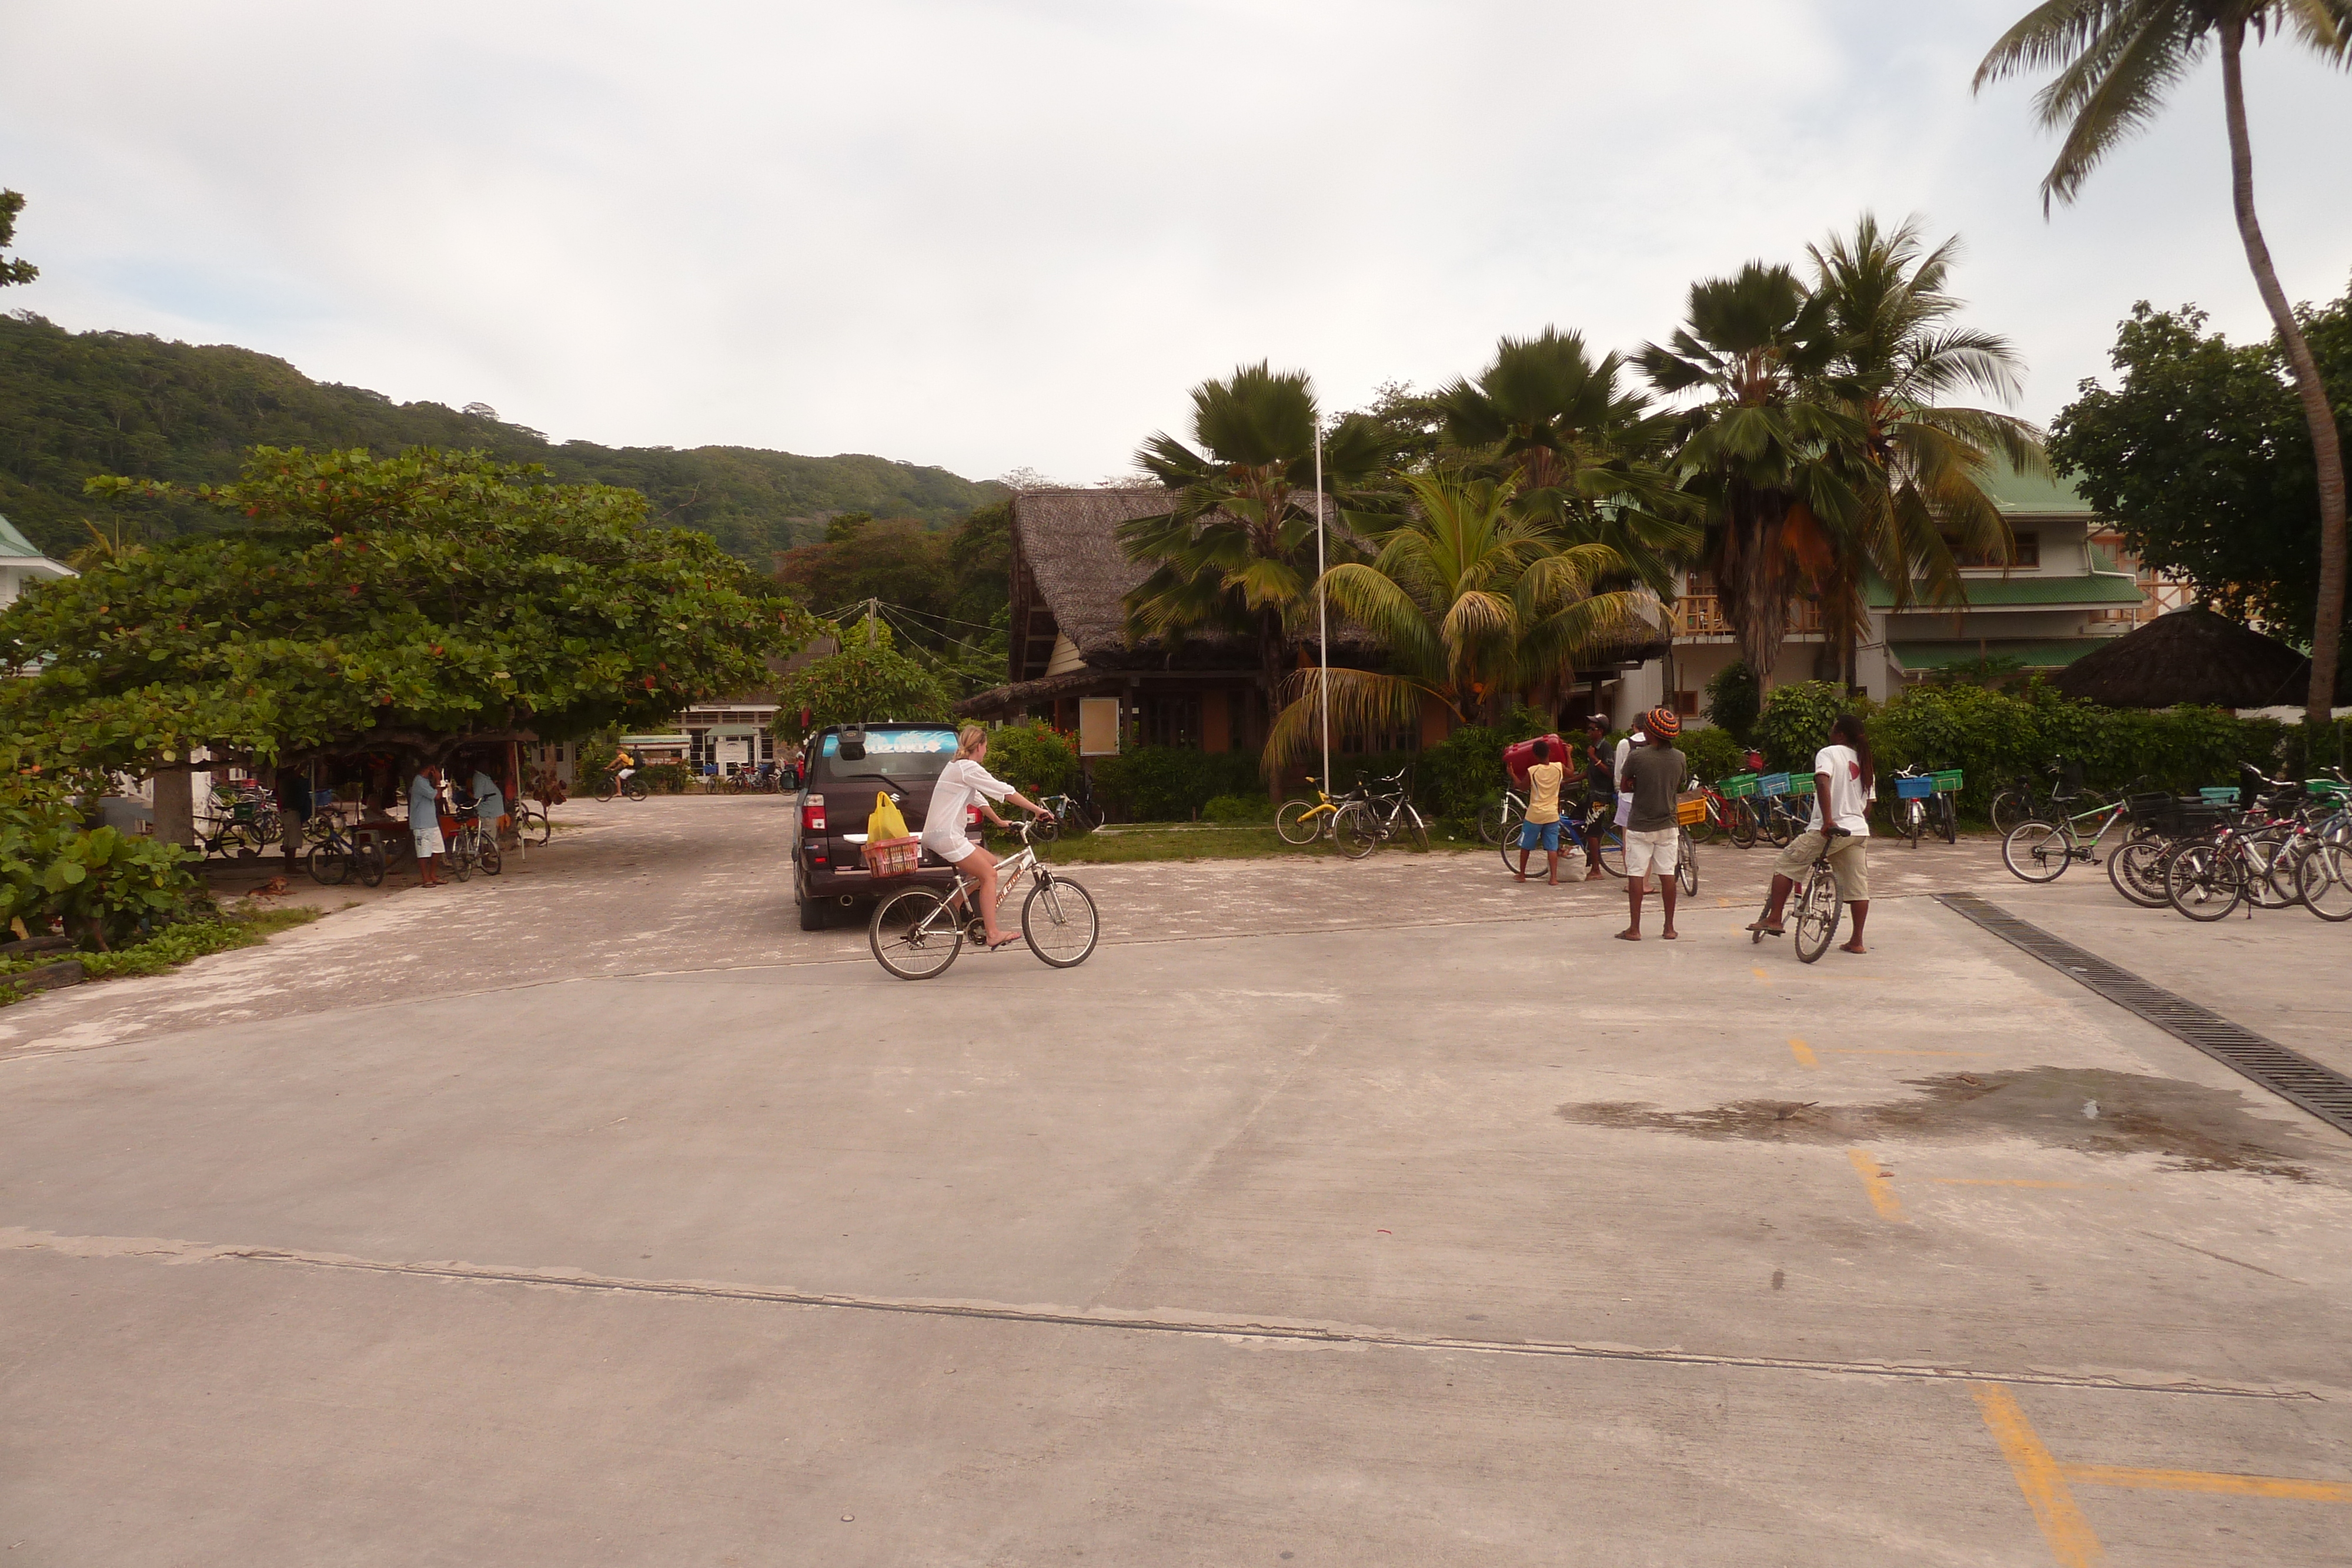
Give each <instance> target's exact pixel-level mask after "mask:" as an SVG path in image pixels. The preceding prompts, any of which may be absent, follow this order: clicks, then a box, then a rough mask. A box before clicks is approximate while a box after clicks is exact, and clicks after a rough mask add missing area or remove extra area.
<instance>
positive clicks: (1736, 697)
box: [1706, 659, 1764, 747]
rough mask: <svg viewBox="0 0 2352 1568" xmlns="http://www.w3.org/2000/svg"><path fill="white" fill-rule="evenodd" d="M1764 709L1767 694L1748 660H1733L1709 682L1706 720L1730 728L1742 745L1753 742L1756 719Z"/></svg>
mask: <svg viewBox="0 0 2352 1568" xmlns="http://www.w3.org/2000/svg"><path fill="white" fill-rule="evenodd" d="M1763 711H1764V694H1763V692H1762V690H1761V689H1760V688H1759V687H1758V685H1756V672H1754V671H1753V670H1750V669H1749V668H1748V664H1747V662H1746V661H1745V660H1741V659H1734V660H1732V661H1731V663H1729V664H1726V665H1724V666H1723V668H1722V669H1720V670H1717V672H1716V673H1715V675H1714V677H1713V678H1712V679H1710V680H1709V681H1708V682H1707V683H1706V722H1707V723H1709V724H1711V725H1714V726H1716V727H1717V728H1719V729H1724V730H1727V731H1729V732H1730V735H1731V738H1732V739H1734V740H1736V741H1738V743H1739V744H1740V745H1741V746H1743V747H1746V746H1749V745H1752V744H1754V741H1755V737H1756V718H1757V716H1758V715H1759V714H1760V713H1762V712H1763Z"/></svg>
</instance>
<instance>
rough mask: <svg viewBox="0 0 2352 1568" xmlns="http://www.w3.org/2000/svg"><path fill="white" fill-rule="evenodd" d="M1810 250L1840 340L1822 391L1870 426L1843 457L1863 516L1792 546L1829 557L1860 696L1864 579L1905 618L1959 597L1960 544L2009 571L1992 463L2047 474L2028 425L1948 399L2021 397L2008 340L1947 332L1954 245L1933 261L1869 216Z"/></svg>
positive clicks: (1835, 618)
mask: <svg viewBox="0 0 2352 1568" xmlns="http://www.w3.org/2000/svg"><path fill="white" fill-rule="evenodd" d="M1808 250H1809V253H1810V254H1811V256H1812V261H1813V272H1814V288H1813V292H1814V295H1815V297H1816V298H1821V299H1824V300H1826V301H1827V302H1828V304H1829V325H1830V328H1831V329H1832V331H1833V332H1835V334H1836V335H1837V340H1838V346H1837V350H1836V352H1835V354H1834V355H1833V356H1832V360H1831V362H1830V364H1829V366H1828V367H1827V369H1826V371H1824V373H1823V377H1822V380H1823V383H1824V386H1825V387H1826V388H1827V389H1828V390H1829V391H1830V392H1831V394H1832V396H1834V397H1835V398H1837V400H1838V401H1839V402H1840V403H1841V404H1842V405H1843V407H1844V409H1845V410H1846V412H1847V413H1851V414H1853V416H1854V418H1855V419H1856V421H1857V422H1858V423H1859V425H1860V429H1859V430H1858V432H1857V433H1856V436H1855V439H1854V440H1853V443H1852V444H1843V443H1842V444H1841V445H1840V448H1839V451H1838V452H1837V454H1836V455H1837V457H1838V458H1839V460H1840V461H1841V463H1842V465H1843V469H1844V472H1845V474H1846V476H1847V477H1848V480H1849V482H1850V483H1851V484H1852V485H1853V489H1854V491H1855V493H1856V495H1857V497H1859V500H1860V505H1859V507H1857V508H1856V510H1855V511H1854V513H1853V516H1852V519H1851V526H1850V528H1848V529H1847V530H1846V531H1845V532H1844V533H1843V535H1842V536H1841V537H1840V538H1835V539H1832V538H1828V537H1827V536H1826V535H1821V536H1820V537H1818V538H1815V539H1811V540H1805V539H1799V540H1797V541H1793V542H1794V548H1795V549H1796V553H1797V554H1798V556H1799V558H1800V559H1809V558H1810V559H1815V560H1822V559H1826V564H1827V568H1828V570H1826V571H1825V572H1822V571H1820V570H1819V569H1818V568H1817V581H1818V583H1819V586H1820V587H1821V588H1822V590H1823V593H1822V597H1823V599H1824V601H1825V602H1827V603H1828V605H1829V606H1830V608H1831V612H1832V615H1831V619H1832V627H1831V629H1832V631H1833V632H1834V633H1835V634H1836V635H1837V637H1838V641H1839V644H1840V665H1841V669H1842V671H1843V676H1844V678H1845V680H1846V682H1847V683H1848V684H1849V685H1851V684H1852V683H1853V678H1854V673H1855V672H1854V647H1855V642H1856V638H1857V635H1858V633H1859V632H1860V630H1861V627H1862V624H1863V622H1864V606H1863V595H1862V590H1863V584H1864V580H1865V576H1866V574H1867V573H1869V572H1872V571H1875V572H1876V573H1877V574H1878V576H1879V577H1880V578H1881V579H1883V580H1885V582H1886V583H1887V584H1888V585H1889V586H1890V587H1891V589H1892V590H1893V592H1894V595H1895V608H1896V609H1903V608H1906V607H1907V606H1908V605H1909V604H1911V603H1912V602H1913V601H1915V599H1916V597H1917V595H1918V594H1919V593H1920V592H1921V591H1925V592H1926V593H1927V596H1928V597H1929V598H1930V599H1932V600H1933V601H1936V602H1938V603H1945V602H1950V601H1955V600H1958V599H1959V598H1961V597H1962V590H1961V584H1960V575H1959V568H1958V562H1957V560H1956V559H1955V557H1954V554H1953V549H1952V547H1953V545H1954V544H1955V543H1957V544H1958V545H1959V546H1960V547H1961V548H1962V549H1964V550H1966V551H1967V552H1969V554H1971V555H1974V556H1977V557H1978V558H1979V559H2006V558H2007V557H2008V556H2009V554H2010V551H2011V545H2012V541H2011V538H2010V532H2009V525H2008V524H2007V523H2006V522H2005V521H2004V520H2003V519H2002V517H2001V515H2000V508H1999V507H1995V506H1994V504H1993V502H1992V499H1991V497H1988V496H1987V495H1986V494H1985V493H1984V489H1983V487H1982V485H1981V483H1980V481H1981V480H1982V479H1983V477H1984V476H1986V475H1987V474H1988V473H1989V472H1990V469H1991V467H1992V465H1993V463H1994V460H1995V459H1996V458H1998V459H1999V460H2000V461H2001V462H2003V463H2006V464H2007V465H2009V466H2010V467H2011V468H2014V469H2016V470H2018V471H2019V472H2021V473H2025V474H2047V473H2048V472H2049V467H2050V465H2049V460H2048V459H2047V458H2046V457H2045V456H2044V455H2042V437H2041V433H2040V432H2039V431H2037V430H2036V429H2034V427H2033V426H2032V425H2031V424H2029V423H2026V422H2025V421H2023V420H2021V419H2018V418H2016V417H2015V416H2013V415H2011V414H2005V413H1996V412H1994V411H1992V410H1990V409H1982V408H1965V407H1952V406H1948V405H1947V404H1946V403H1945V402H1944V401H1943V400H1944V399H1945V398H1947V397H1949V396H1951V395H1952V394H1954V393H1955V392H1965V391H1971V390H1972V391H1975V392H1981V393H1987V394H1990V395H1991V396H1993V397H1997V398H2000V399H2002V400H2004V401H2006V400H2007V399H2009V398H2012V397H2015V396H2016V395H2017V393H2018V392H2019V391H2020V389H2021V378H2020V374H2019V370H2020V366H2019V361H2018V356H2017V351H2016V350H2014V349H2013V348H2011V345H2010V342H2009V340H2007V339H2006V338H2002V337H2000V336H1998V335H1997V334H1994V333H1990V332H1982V331H1978V330H1975V329H1970V328H1964V327H1954V326H1948V325H1947V324H1946V323H1947V320H1948V318H1949V317H1951V316H1952V315H1953V314H1954V313H1955V312H1957V311H1958V309H1959V308H1960V301H1959V300H1958V299H1957V298H1953V296H1952V295H1951V294H1950V293H1948V291H1947V285H1948V283H1949V281H1950V277H1951V270H1952V264H1953V263H1954V261H1955V260H1956V259H1957V258H1958V252H1959V241H1958V239H1948V240H1946V241H1945V242H1944V243H1943V244H1942V245H1939V246H1936V247H1935V249H1933V250H1928V249H1927V246H1926V244H1925V242H1924V241H1923V240H1922V239H1921V238H1920V235H1919V225H1918V224H1917V222H1916V220H1914V221H1908V222H1906V223H1904V224H1902V225H1900V226H1898V227H1896V228H1895V229H1892V230H1888V229H1883V228H1881V227H1880V226H1879V224H1878V220H1877V219H1876V218H1875V217H1874V216H1871V215H1870V214H1864V215H1863V218H1862V220H1861V221H1860V222H1859V223H1858V224H1857V225H1855V226H1854V232H1853V235H1852V236H1851V237H1846V236H1840V235H1832V236H1831V238H1830V241H1829V244H1828V247H1827V248H1826V249H1824V248H1823V247H1822V246H1809V247H1808Z"/></svg>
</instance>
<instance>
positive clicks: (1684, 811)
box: [1675, 789, 1706, 828]
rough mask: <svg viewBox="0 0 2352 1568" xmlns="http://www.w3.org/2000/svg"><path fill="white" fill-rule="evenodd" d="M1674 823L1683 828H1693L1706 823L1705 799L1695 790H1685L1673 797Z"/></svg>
mask: <svg viewBox="0 0 2352 1568" xmlns="http://www.w3.org/2000/svg"><path fill="white" fill-rule="evenodd" d="M1675 821H1677V822H1680V823H1681V824H1682V825H1683V826H1684V827H1685V828H1695V827H1696V826H1698V824H1699V823H1701V822H1704V821H1706V796H1705V795H1702V794H1700V793H1699V792H1698V791H1697V790H1696V789H1685V790H1684V791H1683V792H1682V793H1681V794H1679V795H1677V796H1675Z"/></svg>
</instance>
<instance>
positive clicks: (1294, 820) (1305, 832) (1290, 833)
mask: <svg viewBox="0 0 2352 1568" xmlns="http://www.w3.org/2000/svg"><path fill="white" fill-rule="evenodd" d="M1307 784H1308V785H1309V786H1311V787H1312V788H1313V789H1314V790H1315V799H1314V800H1311V801H1308V800H1285V801H1284V802H1283V803H1282V805H1281V808H1280V809H1279V810H1276V812H1275V813H1274V831H1276V832H1277V833H1280V834H1281V835H1282V841H1283V842H1284V843H1286V844H1311V843H1313V842H1314V841H1316V840H1318V839H1320V838H1324V837H1327V836H1328V835H1329V834H1330V833H1331V832H1332V831H1334V830H1335V829H1336V828H1337V826H1338V824H1339V813H1340V812H1341V811H1343V810H1347V809H1348V808H1349V806H1351V805H1353V804H1354V803H1355V802H1357V801H1358V800H1362V799H1363V798H1364V780H1363V776H1362V775H1361V774H1358V775H1357V776H1356V787H1355V788H1354V789H1351V790H1349V792H1348V793H1347V794H1345V795H1341V796H1339V798H1338V799H1336V800H1334V799H1333V798H1332V796H1331V795H1330V793H1329V792H1328V790H1326V789H1324V788H1323V781H1322V780H1320V779H1317V778H1316V777H1315V775H1313V774H1312V773H1310V774H1308V775H1307ZM1520 810H1523V811H1524V810H1526V808H1525V806H1522V807H1521V808H1520Z"/></svg>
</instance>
